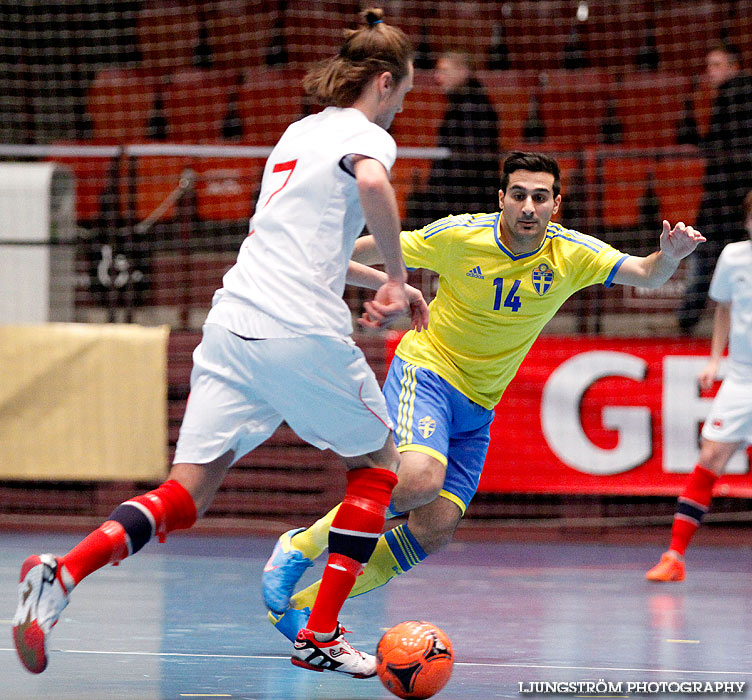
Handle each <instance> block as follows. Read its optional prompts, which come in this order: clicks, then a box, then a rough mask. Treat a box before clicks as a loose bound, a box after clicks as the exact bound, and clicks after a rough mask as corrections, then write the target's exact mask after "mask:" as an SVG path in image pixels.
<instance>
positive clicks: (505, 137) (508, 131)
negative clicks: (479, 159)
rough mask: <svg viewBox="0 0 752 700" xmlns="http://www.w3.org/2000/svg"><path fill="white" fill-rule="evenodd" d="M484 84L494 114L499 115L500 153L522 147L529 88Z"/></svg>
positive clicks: (528, 103)
mask: <svg viewBox="0 0 752 700" xmlns="http://www.w3.org/2000/svg"><path fill="white" fill-rule="evenodd" d="M506 72H507V71H505V72H504V73H503V75H505V74H506ZM484 82H485V83H486V89H487V91H488V97H489V99H490V100H491V102H492V103H493V105H494V107H495V109H496V114H498V115H499V143H500V145H501V149H502V151H508V150H511V149H513V148H516V147H518V146H521V145H523V143H522V135H523V132H524V127H525V121H526V119H527V116H528V112H529V109H530V93H531V88H529V87H524V86H521V85H514V84H509V85H498V84H489V83H488V82H486V81H484Z"/></svg>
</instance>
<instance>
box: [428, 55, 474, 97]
mask: <svg viewBox="0 0 752 700" xmlns="http://www.w3.org/2000/svg"><path fill="white" fill-rule="evenodd" d="M434 77H435V79H436V82H437V83H438V85H439V87H440V88H441V89H442V90H443V91H444V92H455V91H456V90H457V89H458V88H460V87H461V86H462V85H464V84H465V83H466V82H467V80H468V78H469V77H470V71H469V70H468V68H467V67H466V66H465V65H463V64H462V63H461V62H460V61H455V60H453V59H451V58H440V59H439V60H438V61H436V69H435V70H434Z"/></svg>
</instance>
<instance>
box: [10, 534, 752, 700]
mask: <svg viewBox="0 0 752 700" xmlns="http://www.w3.org/2000/svg"><path fill="white" fill-rule="evenodd" d="M667 534H668V533H667ZM78 540H79V537H78V536H71V535H43V534H33V535H21V534H3V535H0V573H1V574H2V575H1V576H0V593H2V596H1V598H0V600H2V608H1V609H0V627H2V628H3V631H2V637H1V638H0V668H2V682H1V683H0V697H1V698H4V699H5V700H31V699H35V700H36V699H49V700H126V699H127V700H134V699H135V700H181V699H184V698H233V699H238V700H240V699H244V700H272V699H274V700H277V699H279V700H295V699H297V698H300V699H306V700H307V699H311V700H317V699H322V700H324V699H326V700H354V699H356V698H390V697H393V696H392V695H390V694H389V692H388V691H386V690H385V689H384V688H383V687H382V686H381V684H380V682H379V681H378V679H375V678H373V679H367V680H355V679H351V678H350V677H347V676H340V675H339V674H336V673H331V672H325V673H313V672H311V671H305V670H302V669H299V668H296V667H294V666H292V665H291V664H290V661H289V651H288V650H289V643H288V642H287V640H286V639H284V638H283V637H282V636H281V635H280V634H279V633H278V632H277V631H276V630H274V629H273V628H272V627H271V625H269V623H268V622H267V619H266V611H265V608H264V605H263V602H262V600H261V595H260V577H261V570H262V567H263V565H264V562H265V560H266V558H267V556H268V555H269V553H270V552H271V549H272V546H273V544H274V539H272V538H269V537H242V538H241V537H230V538H222V537H204V536H195V535H180V536H173V537H171V538H170V539H169V540H168V542H167V543H166V544H163V545H158V544H156V543H151V544H149V545H148V546H147V547H146V548H145V549H144V550H143V551H142V552H141V553H139V554H138V555H137V556H135V557H133V558H132V559H129V560H126V561H125V562H123V563H122V564H121V565H120V566H118V567H108V568H106V569H104V570H102V571H99V572H97V573H95V574H94V575H93V576H91V577H89V578H88V579H86V580H85V581H83V582H82V583H81V585H80V586H79V587H78V588H77V589H76V590H75V591H74V593H73V595H72V597H71V603H70V605H69V606H68V607H67V608H66V610H65V611H63V614H62V616H61V619H60V622H59V624H58V625H57V627H56V628H55V630H54V631H53V634H52V639H51V644H50V647H51V653H50V663H49V666H48V668H47V670H46V671H45V672H44V673H43V674H41V675H39V676H34V675H32V674H29V673H27V672H26V671H25V670H24V669H23V668H22V666H21V665H20V663H19V662H18V660H17V658H16V655H15V651H14V649H13V645H12V641H11V618H12V616H13V610H14V608H15V600H16V582H17V576H18V570H19V567H20V565H21V562H22V561H23V560H24V558H25V557H26V556H27V555H28V554H31V553H41V552H53V553H63V552H65V551H67V550H68V549H69V548H70V547H71V546H72V545H74V544H75V543H76V542H77V541H78ZM661 551H662V550H661V548H660V547H659V546H656V545H652V544H651V545H650V546H647V545H617V544H571V543H564V544H559V543H557V544H548V543H529V544H525V543H519V542H505V543H486V542H458V543H455V544H453V545H451V547H450V548H449V549H448V550H446V551H444V552H442V553H440V554H437V555H435V556H433V557H430V558H429V559H428V560H427V561H426V562H425V563H424V564H422V565H421V566H419V567H417V568H416V569H415V570H413V571H411V572H410V573H408V574H406V575H404V576H402V577H400V578H398V579H396V580H394V581H392V582H391V583H390V584H389V585H387V586H385V587H383V588H381V589H378V590H376V591H373V592H372V593H370V594H368V595H365V596H361V597H359V598H354V599H352V600H349V601H348V602H347V604H346V606H345V609H344V611H343V614H342V617H341V620H342V622H343V624H344V625H345V626H346V627H347V628H348V629H352V630H353V632H352V634H351V635H349V639H350V641H351V642H352V643H353V645H354V646H356V647H361V648H363V649H364V650H369V651H373V650H374V649H375V646H376V643H377V641H378V639H379V637H380V636H381V634H382V632H383V630H384V629H385V628H387V627H389V626H391V625H393V624H396V623H397V622H400V621H402V620H406V619H427V620H430V621H431V622H434V623H435V624H437V625H439V626H440V627H441V628H443V629H444V630H445V631H446V632H447V633H448V634H449V636H450V638H451V639H452V642H453V644H454V650H455V655H456V663H455V668H454V673H453V675H452V678H451V680H450V681H449V684H448V685H447V686H446V687H445V688H444V690H442V691H441V692H440V693H439V694H438V695H437V696H436V697H438V698H441V699H443V700H475V699H479V700H480V699H483V700H487V699H489V698H524V697H530V696H534V695H535V696H539V697H542V696H545V697H605V696H608V697H623V698H625V697H646V698H647V697H651V698H656V697H673V698H676V697H682V696H688V697H689V696H691V697H711V696H712V697H718V695H715V694H712V693H710V692H708V689H709V688H711V687H712V688H716V687H718V688H721V687H722V685H723V684H724V683H725V684H727V685H725V686H723V687H725V689H738V688H740V687H743V688H744V690H743V691H742V692H741V693H730V694H729V695H733V696H735V697H744V696H746V695H747V694H748V693H747V690H746V689H747V687H748V686H749V684H752V577H751V576H750V573H752V550H750V549H749V548H746V547H733V548H718V547H705V546H697V547H695V548H694V549H691V550H690V552H689V556H688V574H687V580H686V581H685V582H683V583H680V584H650V583H648V582H646V581H645V580H644V573H645V571H646V570H647V569H648V568H649V567H650V566H652V565H653V564H654V563H656V561H657V559H658V557H659V556H660V553H661ZM322 565H323V564H322V563H317V566H315V567H313V569H312V570H309V572H307V575H306V577H305V579H304V582H309V581H312V580H313V579H314V577H315V576H318V575H319V574H320V572H321V568H322ZM601 680H602V681H605V684H604V683H601V684H600V685H595V686H593V687H592V688H588V686H587V682H589V681H591V682H597V681H601ZM545 682H550V683H557V684H564V683H570V684H573V685H570V686H569V687H566V688H565V687H564V686H563V685H559V686H558V689H561V691H562V692H556V693H550V692H547V690H550V688H551V686H545V685H543V684H544V683H545ZM661 682H664V683H665V684H666V685H664V686H656V685H654V686H653V689H654V690H655V689H656V688H660V689H659V692H657V693H656V692H654V693H652V694H650V695H646V694H644V691H647V690H649V689H650V686H649V685H648V684H651V683H654V684H655V683H661ZM690 682H695V685H694V686H691V688H693V689H695V690H698V689H699V690H702V692H698V693H692V692H690V691H688V690H686V689H687V688H689V687H690V686H687V685H684V686H678V685H677V684H679V683H684V684H686V683H690ZM628 683H642V684H644V685H643V686H642V687H635V686H632V687H631V688H630V687H629V686H628ZM672 683H673V684H674V685H673V686H671V684H672ZM708 683H712V684H713V685H712V686H708V685H707V684H708ZM732 683H733V684H735V685H734V686H732V685H731V684H732ZM608 684H610V686H608V688H607V685H608ZM716 684H720V685H718V686H717V685H716ZM740 684H744V686H741V685H740ZM680 687H683V688H684V689H685V691H686V692H681V691H680V692H674V693H670V692H668V691H669V689H670V688H673V689H674V690H676V689H677V688H680ZM531 691H533V692H531ZM663 691H665V692H663ZM749 693H750V694H752V690H751V691H749ZM729 695H726V696H724V697H728V696H729Z"/></svg>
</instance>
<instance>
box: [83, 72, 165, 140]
mask: <svg viewBox="0 0 752 700" xmlns="http://www.w3.org/2000/svg"><path fill="white" fill-rule="evenodd" d="M158 82H159V78H158V77H157V76H156V75H154V74H153V73H150V72H148V71H145V70H141V69H135V68H106V69H104V70H101V71H99V73H97V75H96V76H95V78H94V80H93V82H92V84H91V87H90V88H89V93H88V102H87V108H88V112H89V115H90V116H91V121H92V130H93V138H94V141H96V142H98V143H103V144H104V143H111V144H122V143H139V142H141V141H143V140H144V139H145V138H146V136H147V125H148V123H149V117H150V116H151V113H152V109H153V107H154V96H155V93H156V87H157V85H158Z"/></svg>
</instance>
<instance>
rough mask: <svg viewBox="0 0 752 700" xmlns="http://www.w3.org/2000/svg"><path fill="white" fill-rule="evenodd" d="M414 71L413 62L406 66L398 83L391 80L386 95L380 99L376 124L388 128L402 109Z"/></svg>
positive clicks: (411, 86)
mask: <svg viewBox="0 0 752 700" xmlns="http://www.w3.org/2000/svg"><path fill="white" fill-rule="evenodd" d="M414 73H415V71H414V69H413V64H412V63H411V64H410V65H409V66H408V71H407V75H406V76H405V77H404V78H402V80H400V82H398V83H394V82H393V81H392V83H391V88H390V91H389V93H388V94H387V96H386V97H385V98H384V100H383V101H382V104H381V105H380V108H379V113H378V114H377V115H376V120H375V121H376V124H378V125H379V126H380V127H381V128H382V129H388V128H389V127H390V126H391V125H392V122H393V121H394V117H395V115H396V114H397V113H399V112H401V111H402V103H403V102H404V101H405V95H407V93H408V92H410V90H412V89H413V75H414Z"/></svg>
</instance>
